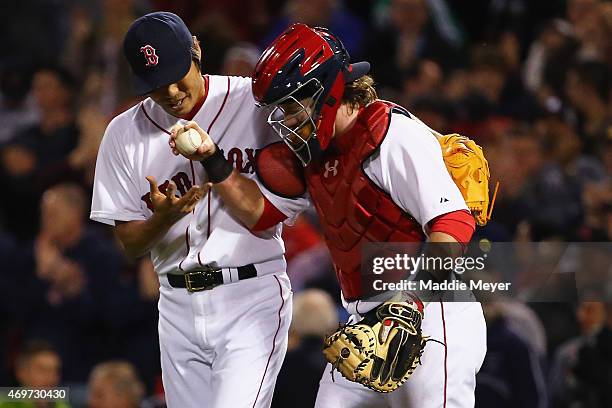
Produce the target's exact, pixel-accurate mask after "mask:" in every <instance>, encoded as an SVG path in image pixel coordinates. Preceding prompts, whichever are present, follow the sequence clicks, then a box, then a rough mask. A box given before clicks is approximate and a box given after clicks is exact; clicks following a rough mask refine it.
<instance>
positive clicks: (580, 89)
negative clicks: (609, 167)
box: [565, 61, 612, 154]
mask: <svg viewBox="0 0 612 408" xmlns="http://www.w3.org/2000/svg"><path fill="white" fill-rule="evenodd" d="M610 78H611V76H610V67H609V66H607V65H606V64H604V63H602V62H596V61H589V62H581V63H578V64H577V65H575V66H573V67H571V68H570V70H569V72H568V75H567V80H566V82H565V94H566V95H567V97H568V99H569V101H570V103H571V104H572V106H573V107H574V108H575V110H576V111H577V113H578V118H579V120H580V122H579V127H578V131H579V133H580V134H582V135H584V139H585V140H584V143H585V149H584V150H585V151H586V152H588V153H591V154H594V153H595V152H597V151H598V150H600V149H601V148H602V147H603V144H604V142H605V141H606V139H607V138H608V137H609V131H610V129H612V116H611V114H610V111H609V107H608V104H609V102H610V86H611V85H612V83H611V79H610Z"/></svg>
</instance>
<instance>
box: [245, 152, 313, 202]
mask: <svg viewBox="0 0 612 408" xmlns="http://www.w3.org/2000/svg"><path fill="white" fill-rule="evenodd" d="M255 173H256V174H257V178H258V179H259V181H260V182H261V183H262V184H263V185H264V187H266V188H267V189H268V190H269V191H270V192H272V193H274V194H276V195H278V196H280V197H285V198H297V197H300V196H303V195H304V194H305V193H306V181H305V179H304V168H303V166H302V164H301V163H300V161H299V160H298V158H297V157H296V156H295V153H293V152H292V151H291V149H290V148H289V147H288V146H287V145H286V144H285V143H284V142H276V143H272V144H269V145H267V146H266V147H264V148H263V149H261V150H259V151H258V152H257V154H256V155H255Z"/></svg>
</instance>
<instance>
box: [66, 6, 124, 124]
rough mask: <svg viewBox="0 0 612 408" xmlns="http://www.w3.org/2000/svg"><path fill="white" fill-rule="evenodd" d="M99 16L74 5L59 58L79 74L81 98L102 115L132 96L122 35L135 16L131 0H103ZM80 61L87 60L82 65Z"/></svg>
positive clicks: (112, 112) (111, 111)
mask: <svg viewBox="0 0 612 408" xmlns="http://www.w3.org/2000/svg"><path fill="white" fill-rule="evenodd" d="M101 6H102V19H101V21H100V22H99V23H98V24H94V22H93V20H92V16H91V15H90V14H88V13H87V12H86V11H84V10H82V9H80V8H79V7H75V8H74V9H73V12H72V17H71V18H72V24H71V26H70V27H71V32H70V36H69V39H68V46H69V48H68V49H66V53H65V54H64V56H63V61H67V62H69V63H70V65H69V66H70V67H71V69H72V71H73V72H75V73H77V74H79V75H80V79H81V81H82V85H83V87H82V90H81V95H80V99H81V101H82V102H84V103H86V104H88V105H93V106H94V107H95V108H96V109H97V110H99V111H100V112H101V113H102V114H103V115H105V116H111V115H112V114H114V113H116V110H117V108H118V107H119V106H120V104H121V103H122V102H124V101H125V100H133V99H134V93H133V89H132V87H131V82H130V70H129V66H128V63H127V61H126V60H125V58H123V51H122V47H123V37H124V35H125V33H126V31H127V29H128V27H129V25H130V23H131V22H132V21H134V19H135V18H136V12H135V4H134V0H104V1H102V2H101ZM81 63H84V64H87V65H85V67H83V66H82V65H80V64H81Z"/></svg>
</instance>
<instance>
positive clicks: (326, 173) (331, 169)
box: [323, 160, 340, 178]
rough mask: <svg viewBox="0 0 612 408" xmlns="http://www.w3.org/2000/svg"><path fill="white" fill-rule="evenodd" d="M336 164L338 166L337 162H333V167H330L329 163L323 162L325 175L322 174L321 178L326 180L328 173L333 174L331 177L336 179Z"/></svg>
mask: <svg viewBox="0 0 612 408" xmlns="http://www.w3.org/2000/svg"><path fill="white" fill-rule="evenodd" d="M338 164H340V163H339V162H338V160H334V165H333V166H332V165H330V164H329V162H325V173H323V177H325V178H328V177H329V173H330V172H331V173H333V174H332V177H336V175H337V174H338Z"/></svg>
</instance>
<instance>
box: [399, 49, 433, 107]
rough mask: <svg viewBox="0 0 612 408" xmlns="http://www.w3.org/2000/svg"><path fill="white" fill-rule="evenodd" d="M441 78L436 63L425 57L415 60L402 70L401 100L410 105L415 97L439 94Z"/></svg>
mask: <svg viewBox="0 0 612 408" xmlns="http://www.w3.org/2000/svg"><path fill="white" fill-rule="evenodd" d="M442 79H443V78H442V70H441V69H440V66H439V65H438V64H437V63H435V62H434V61H430V60H426V59H425V60H419V61H417V62H416V63H414V64H412V65H411V66H410V67H409V68H408V69H407V70H406V71H405V72H404V76H403V81H402V88H401V89H402V98H401V100H403V101H404V102H405V103H406V105H407V106H411V105H412V102H413V101H414V100H415V99H419V98H424V97H435V96H439V95H441V93H442ZM421 119H422V118H421Z"/></svg>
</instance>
